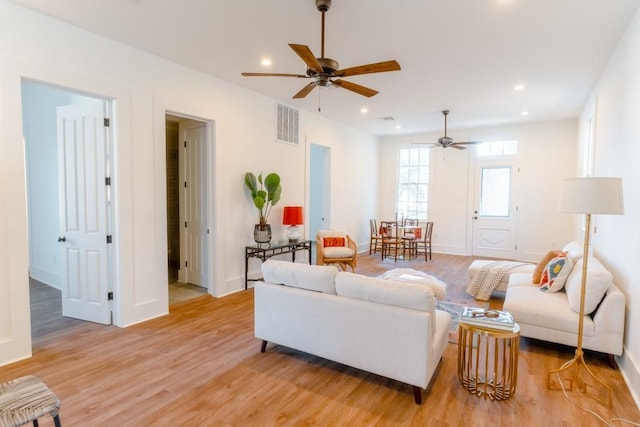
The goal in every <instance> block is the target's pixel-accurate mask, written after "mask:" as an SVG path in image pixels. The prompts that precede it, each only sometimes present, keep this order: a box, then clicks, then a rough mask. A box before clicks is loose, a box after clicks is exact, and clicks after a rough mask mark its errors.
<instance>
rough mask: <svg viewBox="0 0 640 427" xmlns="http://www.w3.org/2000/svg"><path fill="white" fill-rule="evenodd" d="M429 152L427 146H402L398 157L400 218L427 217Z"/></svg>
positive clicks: (398, 209) (398, 210) (397, 212)
mask: <svg viewBox="0 0 640 427" xmlns="http://www.w3.org/2000/svg"><path fill="white" fill-rule="evenodd" d="M429 152H430V150H429V149H428V148H425V147H416V148H401V149H400V152H399V157H398V195H397V197H398V206H397V210H396V215H397V216H398V218H401V217H402V218H417V219H420V220H426V219H427V201H428V196H429Z"/></svg>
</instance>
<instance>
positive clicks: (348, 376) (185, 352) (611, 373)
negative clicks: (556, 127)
mask: <svg viewBox="0 0 640 427" xmlns="http://www.w3.org/2000/svg"><path fill="white" fill-rule="evenodd" d="M470 262H471V258H469V257H455V256H447V255H440V254H434V258H433V261H430V262H429V263H428V264H427V265H425V264H424V262H421V261H411V262H398V263H393V261H391V262H389V261H388V260H387V261H384V262H380V260H379V258H378V257H369V256H362V257H360V259H359V265H358V270H359V271H360V272H362V273H364V274H368V275H377V274H379V273H380V272H381V271H384V270H385V269H387V268H393V267H412V268H417V269H424V270H428V271H431V272H433V274H435V275H436V276H438V277H440V278H441V279H442V280H444V281H445V282H448V283H449V288H450V291H451V292H453V293H455V294H456V295H457V294H458V293H460V294H461V295H462V297H463V294H464V292H455V291H454V288H456V289H457V288H458V287H464V286H465V284H466V280H467V279H466V267H467V266H468V265H469V263H470ZM44 288H45V289H37V288H35V289H33V290H32V292H33V293H32V300H33V302H34V308H33V317H34V320H33V325H32V326H33V346H34V355H33V357H32V358H30V359H28V360H25V361H21V362H18V363H14V364H12V365H8V366H4V367H0V381H6V380H9V379H11V378H15V377H18V376H21V375H26V374H35V375H38V376H40V377H41V378H42V379H43V380H44V381H45V382H46V383H47V384H48V385H49V387H50V388H51V389H52V390H53V391H54V392H55V393H56V394H57V395H58V396H59V397H60V398H61V400H62V409H61V412H60V415H61V419H62V423H63V425H64V426H67V427H68V426H107V425H109V426H142V425H144V426H149V425H150V426H169V425H172V426H173V425H175V426H178V425H179V426H226V425H233V426H270V425H296V426H298V425H317V426H325V425H350V426H351V425H356V426H362V425H366V426H369V425H377V426H408V425H420V426H427V425H428V426H432V425H433V426H460V425H472V426H487V425H491V426H515V425H521V426H545V427H546V426H601V425H604V424H602V423H600V422H599V421H597V420H596V419H595V418H594V417H593V416H591V415H589V414H588V413H586V412H584V411H583V410H580V409H578V408H576V407H575V406H574V405H573V404H571V403H569V401H567V399H565V397H563V396H562V393H561V392H558V391H548V390H547V389H546V385H545V377H546V372H547V370H549V369H553V368H557V367H559V366H560V365H561V364H562V363H563V362H564V361H565V360H567V359H570V358H571V357H572V356H573V349H571V348H568V347H563V346H556V345H551V344H547V343H543V342H538V341H534V340H527V339H524V338H523V339H521V350H520V359H519V371H518V375H519V377H518V386H517V390H516V393H515V395H514V396H513V397H512V398H511V399H509V400H507V401H504V402H493V401H489V400H484V399H480V398H477V397H475V396H473V395H471V394H469V393H468V392H466V391H465V390H463V389H462V387H461V386H460V385H459V384H458V380H457V376H456V358H457V353H456V346H455V345H454V344H449V345H448V348H447V349H446V350H445V354H444V357H443V359H442V362H441V364H440V367H439V369H438V372H437V373H436V375H435V376H434V380H433V381H432V384H431V386H430V389H429V391H428V392H427V393H425V395H424V403H423V404H422V405H420V406H418V405H416V404H415V403H414V402H413V394H412V390H411V387H410V386H407V385H405V384H402V383H399V382H396V381H392V380H389V379H385V378H382V377H379V376H376V375H373V374H368V373H366V372H363V371H359V370H356V369H352V368H348V367H346V366H343V365H339V364H336V363H332V362H329V361H327V360H323V359H320V358H317V357H314V356H310V355H307V354H303V353H300V352H296V351H293V350H290V349H287V348H284V347H279V346H273V345H269V347H268V349H267V352H266V353H264V354H262V353H260V350H259V349H260V342H259V341H258V340H256V339H255V338H254V337H253V292H252V290H248V291H242V292H239V293H236V294H234V295H231V296H228V297H225V298H221V299H216V298H213V297H211V296H209V295H205V296H202V297H199V298H197V299H194V300H191V301H185V302H180V303H177V304H174V305H172V306H171V310H170V311H171V313H170V314H169V315H168V316H165V317H162V318H159V319H155V320H151V321H148V322H145V323H142V324H139V325H136V326H132V327H129V328H125V329H120V328H116V327H112V326H100V325H96V324H92V323H87V322H81V321H75V320H72V319H65V318H63V317H61V316H60V314H59V311H58V314H56V313H55V310H56V307H58V309H59V304H60V299H59V294H56V293H55V292H53V293H52V292H51V290H50V289H49V288H47V287H44ZM493 305H494V306H500V305H501V302H500V301H499V300H496V301H494V302H493ZM399 333H401V331H399ZM586 359H587V361H588V363H589V365H590V366H591V367H592V369H593V370H594V371H595V372H596V373H597V374H598V375H601V376H602V377H603V378H605V379H606V382H607V383H608V384H609V385H610V386H611V387H612V388H613V390H614V402H613V408H612V409H609V408H606V407H603V406H602V405H600V404H598V403H595V402H593V401H587V402H586V404H587V405H588V406H589V408H591V409H592V410H593V411H595V412H597V413H598V414H600V415H601V416H602V417H604V418H605V419H610V418H612V417H622V418H627V419H631V420H634V421H636V422H638V421H639V420H640V413H639V411H638V408H637V406H636V405H635V403H634V401H633V399H632V397H631V395H630V393H629V391H628V390H627V388H626V385H625V384H624V381H623V379H622V377H621V375H620V372H619V371H618V370H617V369H612V368H610V367H609V366H608V365H607V359H606V357H604V356H603V355H601V354H594V353H590V352H587V354H586ZM40 425H41V426H51V425H52V422H51V420H50V418H43V419H42V420H41V424H40ZM615 425H622V424H619V423H616V424H615Z"/></svg>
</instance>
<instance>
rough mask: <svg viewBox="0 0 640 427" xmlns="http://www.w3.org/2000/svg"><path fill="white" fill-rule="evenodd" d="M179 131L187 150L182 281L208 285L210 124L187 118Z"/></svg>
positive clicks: (185, 157) (184, 149) (180, 125)
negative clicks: (208, 147)
mask: <svg viewBox="0 0 640 427" xmlns="http://www.w3.org/2000/svg"><path fill="white" fill-rule="evenodd" d="M179 134H180V136H181V139H182V145H183V152H184V156H183V162H181V165H184V167H183V170H182V171H181V176H183V178H184V187H183V190H184V197H183V198H182V202H183V203H181V211H182V212H183V216H184V218H183V223H184V227H185V230H184V233H182V234H183V235H184V239H183V240H184V244H183V246H182V247H183V250H182V251H180V253H181V257H183V260H182V262H181V270H183V272H184V274H183V276H182V281H183V282H186V283H191V284H194V285H198V286H202V287H207V279H206V272H207V261H208V260H207V233H208V226H207V203H208V202H207V201H208V198H207V127H206V124H205V123H202V122H197V121H193V120H185V121H181V122H180V124H179Z"/></svg>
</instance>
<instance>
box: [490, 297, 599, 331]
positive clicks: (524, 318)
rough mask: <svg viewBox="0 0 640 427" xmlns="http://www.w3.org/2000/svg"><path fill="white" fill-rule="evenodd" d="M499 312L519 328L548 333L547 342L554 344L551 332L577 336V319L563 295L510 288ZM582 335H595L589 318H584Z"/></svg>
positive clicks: (593, 325) (593, 326)
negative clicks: (506, 315)
mask: <svg viewBox="0 0 640 427" xmlns="http://www.w3.org/2000/svg"><path fill="white" fill-rule="evenodd" d="M502 309H503V310H504V311H508V312H509V313H511V315H512V316H513V318H514V320H515V321H516V322H518V323H520V324H524V325H535V326H536V327H539V328H544V329H548V330H549V331H550V332H549V334H550V336H549V340H550V341H554V339H553V338H552V335H553V332H551V331H563V332H567V333H570V334H577V333H578V319H579V315H578V313H576V312H575V311H573V310H571V309H570V308H569V305H568V304H567V295H566V294H565V293H564V292H552V293H549V292H540V291H538V286H536V285H533V284H529V285H528V286H527V285H524V284H522V285H521V286H509V290H508V292H507V294H506V296H505V299H504V304H503V306H502ZM583 333H584V335H585V336H593V335H594V334H595V324H594V322H593V320H592V319H591V317H589V316H585V321H584V331H583Z"/></svg>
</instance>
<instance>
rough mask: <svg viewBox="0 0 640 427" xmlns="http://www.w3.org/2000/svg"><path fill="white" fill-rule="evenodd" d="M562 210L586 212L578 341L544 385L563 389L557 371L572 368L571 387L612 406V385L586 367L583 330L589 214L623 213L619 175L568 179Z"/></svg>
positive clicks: (565, 185)
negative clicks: (599, 393)
mask: <svg viewBox="0 0 640 427" xmlns="http://www.w3.org/2000/svg"><path fill="white" fill-rule="evenodd" d="M558 210H559V211H560V212H561V213H577V214H585V224H584V249H583V252H584V253H583V258H582V281H581V288H580V313H579V315H580V316H579V319H578V344H577V346H576V353H575V356H574V357H573V359H571V360H569V361H567V362H565V363H564V364H563V365H562V366H561V367H560V368H559V369H556V370H553V371H549V373H548V376H547V387H548V388H549V389H554V390H558V389H562V390H565V388H564V386H563V384H562V382H561V380H560V373H561V372H563V371H567V370H569V369H570V368H573V369H574V370H573V373H572V375H570V376H569V387H567V388H566V390H572V389H573V386H574V384H575V386H576V388H577V389H578V391H580V392H582V393H583V394H585V395H587V396H589V397H591V398H593V399H595V400H597V401H599V402H600V403H603V404H606V405H608V406H609V407H611V404H612V390H611V387H609V386H608V385H606V384H605V383H604V382H602V381H601V380H600V379H599V378H597V377H596V376H595V375H594V374H593V372H591V370H590V369H589V367H588V366H587V365H586V364H585V361H584V356H583V352H582V332H583V328H584V302H585V293H586V290H587V260H588V259H589V236H590V232H591V214H613V215H622V214H623V213H624V203H623V197H622V179H621V178H602V177H588V178H571V179H567V180H565V181H564V182H563V184H562V189H561V191H560V204H559V209H558ZM583 371H584V373H586V374H587V375H588V376H589V377H591V378H592V379H593V380H594V381H595V382H596V383H598V384H599V385H600V386H601V387H602V389H603V390H604V392H605V394H606V397H604V398H599V397H598V396H597V395H596V394H591V393H592V390H595V387H594V384H590V383H589V382H588V381H589V378H588V377H583V375H582V373H583ZM555 376H557V378H558V383H559V387H558V386H555V387H554V386H552V379H553V378H554V377H555Z"/></svg>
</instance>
